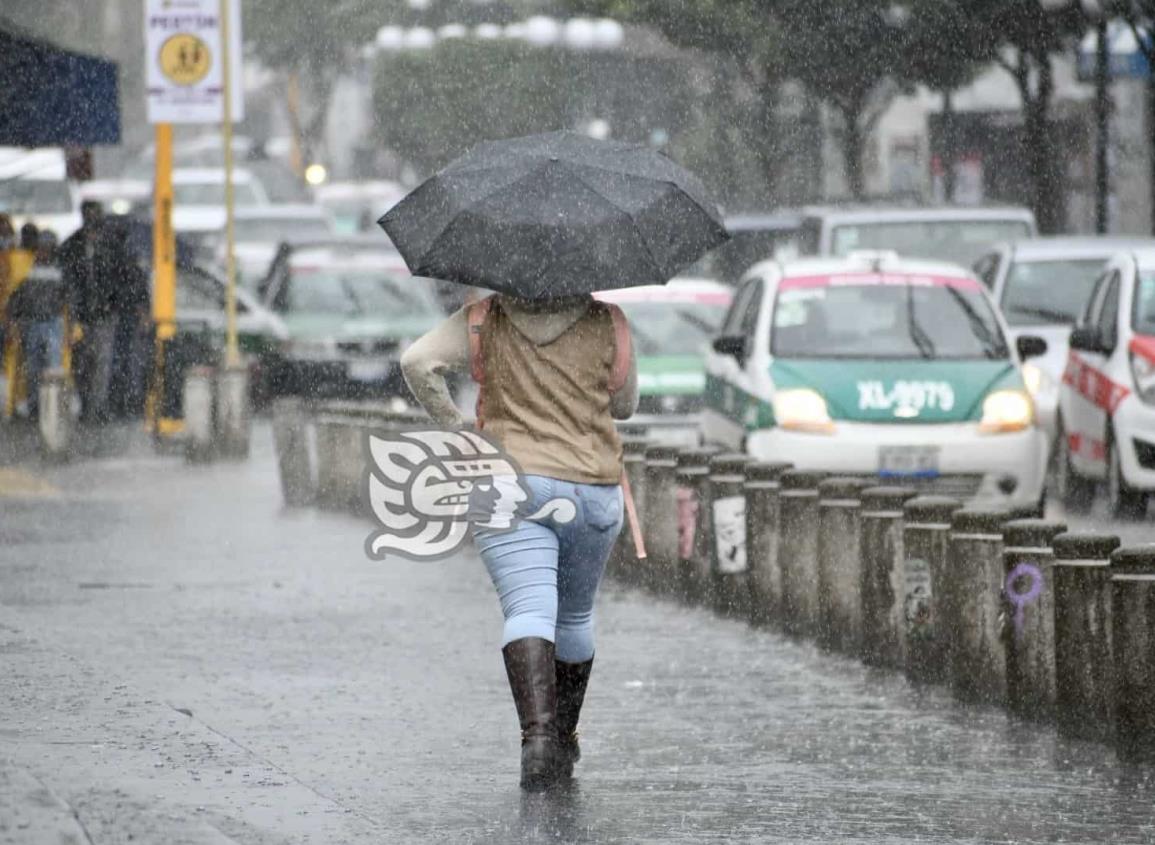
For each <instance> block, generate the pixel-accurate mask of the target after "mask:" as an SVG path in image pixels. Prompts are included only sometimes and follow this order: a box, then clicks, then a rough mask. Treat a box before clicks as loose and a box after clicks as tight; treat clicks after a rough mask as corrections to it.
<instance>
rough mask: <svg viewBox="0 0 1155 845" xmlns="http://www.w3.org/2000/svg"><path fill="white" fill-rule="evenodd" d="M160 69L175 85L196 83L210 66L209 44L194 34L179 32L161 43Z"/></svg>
mask: <svg viewBox="0 0 1155 845" xmlns="http://www.w3.org/2000/svg"><path fill="white" fill-rule="evenodd" d="M159 61H160V70H161V73H163V74H164V75H165V76H166V77H167V78H168V79H169V80H170V81H172V82H174V83H176V84H177V85H196V84H197V83H198V82H200V81H201V80H202V79H204V78H205V77H206V76H207V75H208V72H209V68H210V67H212V53H211V52H210V51H209V45H208V44H206V43H205V42H204V41H203V40H201V39H200V38H198V37H197V36H195V35H190V34H188V33H180V34H177V35H174V36H172V37H171V38H169V39H168V40H167V41H165V42H164V44H163V45H161V48H160V57H159Z"/></svg>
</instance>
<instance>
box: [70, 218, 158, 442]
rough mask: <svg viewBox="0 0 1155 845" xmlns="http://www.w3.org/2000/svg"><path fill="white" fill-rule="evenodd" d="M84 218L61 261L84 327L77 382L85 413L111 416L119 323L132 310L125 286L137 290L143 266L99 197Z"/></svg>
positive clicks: (93, 418)
mask: <svg viewBox="0 0 1155 845" xmlns="http://www.w3.org/2000/svg"><path fill="white" fill-rule="evenodd" d="M81 215H82V217H83V219H84V224H83V225H82V226H81V228H80V229H79V230H78V231H77V232H76V234H74V235H73V236H72V237H70V238H69V239H68V240H67V241H65V243H64V245H63V246H62V247H61V250H60V265H61V268H62V270H63V273H64V283H65V287H66V288H67V289H68V292H69V298H70V306H71V310H72V320H73V324H74V325H75V326H77V327H79V331H78V333H77V334H78V339H79V346H78V348H77V353H78V355H77V358H78V362H77V363H78V367H77V372H76V383H77V387H78V389H79V392H80V401H81V419H83V420H85V421H87V422H103V421H105V420H107V419H108V397H109V386H110V384H111V382H112V373H113V356H114V353H115V349H116V335H117V324H118V323H119V321H120V320H121V318H122V316H123V315H124V312H125V310H126V303H128V302H131V297H126V296H125V294H124V291H125V290H136V289H137V288H138V287H139V286H140V284H143V282H141V281H140V279H139V277H140V276H141V275H143V271H142V270H141V269H140V267H139V266H138V265H137V263H136V262H135V261H134V260H133V258H132V254H131V251H130V250H129V249H128V245H127V243H126V238H125V232H124V231H123V230H122V229H120V228H119V227H115V226H112V225H110V224H109V223H108V222H107V221H106V220H105V219H104V212H103V209H102V207H101V205H100V203H97V202H91V201H90V202H85V203H84V204H83V205H82V206H81Z"/></svg>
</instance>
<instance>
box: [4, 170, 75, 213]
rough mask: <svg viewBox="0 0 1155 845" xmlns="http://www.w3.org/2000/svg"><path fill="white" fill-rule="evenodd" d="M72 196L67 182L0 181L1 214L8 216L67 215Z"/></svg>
mask: <svg viewBox="0 0 1155 845" xmlns="http://www.w3.org/2000/svg"><path fill="white" fill-rule="evenodd" d="M70 211H72V194H71V193H69V191H68V185H67V183H65V182H54V181H52V180H49V179H8V180H0V212H4V213H6V214H67V213H68V212H70Z"/></svg>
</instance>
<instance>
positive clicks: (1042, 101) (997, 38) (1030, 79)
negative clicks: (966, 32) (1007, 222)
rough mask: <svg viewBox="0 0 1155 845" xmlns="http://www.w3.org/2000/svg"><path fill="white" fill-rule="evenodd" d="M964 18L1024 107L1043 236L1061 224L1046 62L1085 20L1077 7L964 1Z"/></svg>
mask: <svg viewBox="0 0 1155 845" xmlns="http://www.w3.org/2000/svg"><path fill="white" fill-rule="evenodd" d="M966 7H967V13H968V14H969V15H970V16H971V18H972V19H973V20H974V21H975V22H976V23H978V24H979V25H981V26H982V31H981V32H980V37H981V39H982V40H983V41H985V42H986V43H988V44H990V45H995V46H997V47H999V48H1001V49H1000V50H999V52H998V53H996V55H995V61H996V62H997V64H998V65H999V66H1000V67H1002V68H1003V69H1004V70H1006V72H1007V73H1009V74H1010V75H1011V78H1012V79H1014V81H1015V85H1016V87H1017V88H1018V89H1019V96H1020V98H1021V99H1022V102H1023V139H1024V144H1025V146H1026V152H1027V166H1028V170H1029V171H1030V180H1031V199H1030V205H1031V208H1032V210H1033V211H1034V213H1035V217H1036V218H1037V219H1038V221H1039V228H1040V229H1041V230H1042V231H1043V232H1058V231H1060V230H1061V229H1062V228H1063V226H1064V224H1065V223H1066V219H1065V217H1066V214H1065V205H1064V202H1063V199H1062V195H1061V191H1060V186H1061V179H1060V176H1059V172H1058V171H1059V168H1060V167H1061V162H1060V161H1059V160H1058V157H1057V155H1056V151H1055V143H1054V131H1053V130H1054V127H1053V126H1052V123H1051V99H1052V97H1053V95H1054V91H1055V80H1054V69H1053V68H1052V66H1051V57H1052V56H1053V55H1054V54H1055V53H1057V52H1059V51H1061V50H1064V49H1067V48H1068V47H1070V46H1071V44H1072V42H1073V40H1074V38H1075V37H1077V36H1078V35H1080V34H1082V32H1083V28H1084V26H1085V24H1086V20H1085V18H1084V16H1083V12H1082V10H1081V8H1080V7H1079V5H1078V4H1077V3H1073V4H1070V5H1067V6H1063V7H1060V8H1051V7H1049V6H1044V5H1043V3H1042V2H1040V0H968V2H967V3H966Z"/></svg>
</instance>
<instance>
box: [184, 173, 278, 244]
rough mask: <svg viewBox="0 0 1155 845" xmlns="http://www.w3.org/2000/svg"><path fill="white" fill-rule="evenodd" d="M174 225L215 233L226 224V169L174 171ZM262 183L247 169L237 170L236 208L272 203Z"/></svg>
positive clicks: (203, 233) (186, 230)
mask: <svg viewBox="0 0 1155 845" xmlns="http://www.w3.org/2000/svg"><path fill="white" fill-rule="evenodd" d="M172 193H173V200H172V227H173V229H175V230H176V231H177V232H181V233H184V234H190V235H194V236H198V235H199V236H202V237H204V236H208V235H215V234H216V232H218V231H219V230H220V229H221V227H222V226H224V225H225V172H224V170H222V169H220V168H215V167H187V168H185V167H182V168H177V169H176V170H174V171H173V172H172ZM268 204H269V197H268V195H267V194H266V193H265V189H264V188H263V187H261V183H260V182H258V181H257V180H256V179H254V178H253V175H252V174H251V173H249V171H247V170H243V169H240V168H237V169H235V170H233V207H234V208H237V209H239V208H251V207H253V206H261V205H268Z"/></svg>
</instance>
